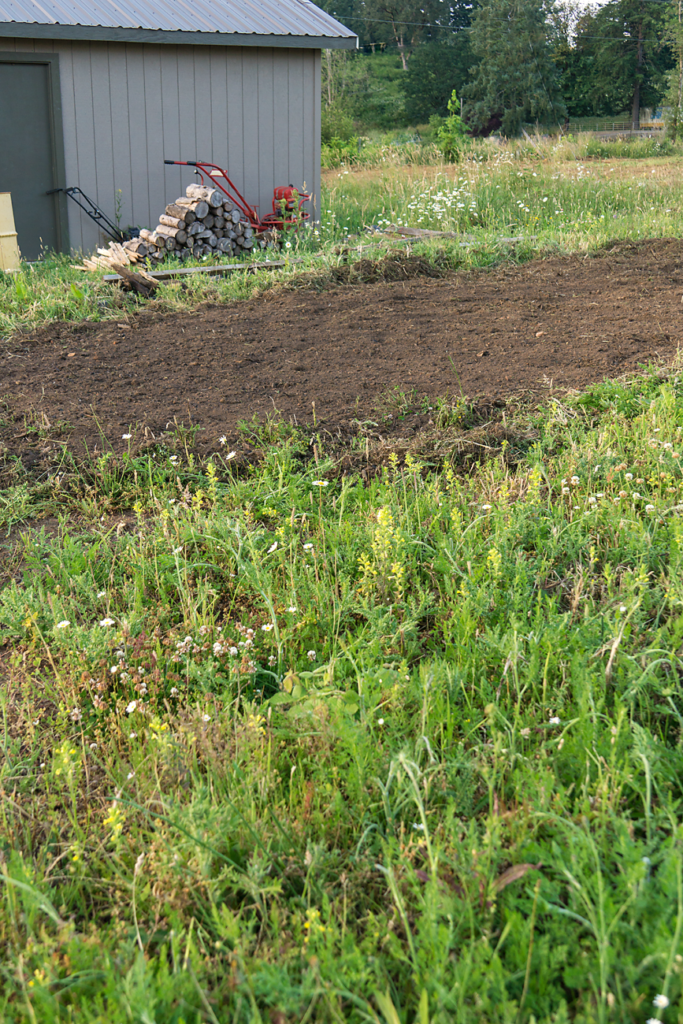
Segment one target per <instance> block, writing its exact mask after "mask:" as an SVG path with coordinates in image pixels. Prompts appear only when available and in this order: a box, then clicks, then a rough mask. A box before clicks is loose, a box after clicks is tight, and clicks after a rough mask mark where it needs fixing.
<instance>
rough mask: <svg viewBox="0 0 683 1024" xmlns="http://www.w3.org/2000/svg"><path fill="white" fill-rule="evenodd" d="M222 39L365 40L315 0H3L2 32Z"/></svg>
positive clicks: (240, 42)
mask: <svg viewBox="0 0 683 1024" xmlns="http://www.w3.org/2000/svg"><path fill="white" fill-rule="evenodd" d="M2 35H4V36H30V37H31V38H50V39H55V38H61V39H102V40H116V41H121V42H126V41H127V42H156V43H191V44H196V43H200V44H202V43H203V44H210V45H214V46H216V45H218V46H225V45H228V46H235V45H237V46H307V47H315V48H319V47H320V48H328V47H335V48H336V47H344V48H347V47H349V48H351V47H355V46H356V45H357V37H356V35H355V33H353V32H351V31H350V30H349V29H348V28H345V27H344V25H342V24H341V23H340V22H338V21H337V20H336V19H335V18H333V17H331V16H330V15H329V14H326V13H325V11H321V10H320V8H319V7H316V6H315V4H313V3H311V2H310V0H0V36H2Z"/></svg>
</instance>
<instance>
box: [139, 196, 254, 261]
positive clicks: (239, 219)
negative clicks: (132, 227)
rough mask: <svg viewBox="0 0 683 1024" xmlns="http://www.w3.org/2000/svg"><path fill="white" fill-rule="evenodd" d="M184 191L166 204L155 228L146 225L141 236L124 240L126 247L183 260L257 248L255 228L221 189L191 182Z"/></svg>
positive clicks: (156, 258) (150, 255)
mask: <svg viewBox="0 0 683 1024" xmlns="http://www.w3.org/2000/svg"><path fill="white" fill-rule="evenodd" d="M185 192H186V194H185V195H184V196H181V198H180V199H176V201H175V203H171V204H170V205H169V206H167V207H166V211H165V213H162V215H161V217H159V223H158V225H157V226H156V228H155V229H154V231H148V230H147V229H146V228H143V229H142V230H141V231H140V235H139V237H138V238H133V239H131V240H130V241H129V242H124V246H125V248H126V249H127V250H128V251H129V252H133V253H136V255H137V256H138V257H145V256H146V257H148V259H150V260H152V261H160V260H162V259H164V257H165V256H167V255H169V254H170V253H174V254H175V255H176V256H180V258H181V259H185V258H187V257H188V256H195V257H199V256H219V255H221V254H225V255H227V256H232V255H233V254H234V255H237V254H239V253H242V252H248V251H249V250H250V249H252V248H253V247H254V242H255V239H254V229H253V228H252V226H251V224H250V223H249V222H248V221H247V220H246V218H245V217H244V214H243V213H242V211H241V210H238V209H237V208H236V207H234V206H233V204H232V203H231V202H230V201H229V200H228V199H227V197H226V196H225V195H224V194H223V193H222V192H220V191H219V190H218V189H215V188H212V187H211V186H210V185H197V184H193V185H188V186H187V189H186V190H185ZM224 200H225V201H224Z"/></svg>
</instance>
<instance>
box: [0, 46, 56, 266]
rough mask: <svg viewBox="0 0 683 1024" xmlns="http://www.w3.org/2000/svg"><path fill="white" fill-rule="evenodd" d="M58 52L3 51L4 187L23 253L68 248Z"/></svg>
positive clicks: (32, 256)
mask: <svg viewBox="0 0 683 1024" xmlns="http://www.w3.org/2000/svg"><path fill="white" fill-rule="evenodd" d="M57 60H58V58H57V56H56V54H49V55H45V58H43V56H42V55H38V54H7V53H3V54H0V192H11V194H12V208H13V210H14V222H15V225H16V229H17V240H18V242H19V250H20V252H21V255H22V258H23V259H25V260H37V259H39V257H40V256H41V255H43V253H45V252H47V251H50V250H53V251H57V252H60V251H64V250H65V249H66V248H67V245H66V242H67V239H66V237H65V231H64V228H65V225H66V218H65V216H64V200H63V197H61V196H60V195H59V194H52V195H50V194H49V193H50V190H51V189H54V188H59V187H62V186H63V185H64V180H63V178H64V173H63V166H64V144H63V140H62V119H61V103H60V102H59V91H58V90H59V74H58V67H57Z"/></svg>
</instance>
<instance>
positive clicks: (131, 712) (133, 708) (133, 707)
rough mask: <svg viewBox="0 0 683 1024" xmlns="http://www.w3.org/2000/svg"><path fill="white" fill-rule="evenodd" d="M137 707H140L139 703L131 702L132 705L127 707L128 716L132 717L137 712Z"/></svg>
mask: <svg viewBox="0 0 683 1024" xmlns="http://www.w3.org/2000/svg"><path fill="white" fill-rule="evenodd" d="M137 706H138V702H137V701H136V700H132V701H131V702H130V704H128V706H127V707H126V714H127V715H132V714H133V712H134V711H135V709H136V708H137Z"/></svg>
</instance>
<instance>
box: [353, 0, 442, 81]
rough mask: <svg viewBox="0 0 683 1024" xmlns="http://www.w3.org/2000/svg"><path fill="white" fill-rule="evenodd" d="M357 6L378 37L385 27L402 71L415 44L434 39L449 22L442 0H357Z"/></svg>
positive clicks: (405, 68) (406, 65) (406, 66)
mask: <svg viewBox="0 0 683 1024" xmlns="http://www.w3.org/2000/svg"><path fill="white" fill-rule="evenodd" d="M361 9H362V10H363V11H364V12H365V17H366V18H367V19H368V20H369V23H370V26H371V27H372V29H373V31H374V32H375V34H376V35H377V36H378V37H380V36H381V35H382V29H384V30H385V31H387V30H388V32H389V33H390V38H391V40H392V41H393V43H394V44H395V45H396V46H397V48H398V52H399V54H400V55H401V62H402V64H403V70H404V71H407V70H408V61H409V59H410V56H411V54H412V52H413V50H414V49H415V47H416V46H418V44H419V43H421V42H425V41H429V40H434V39H436V38H437V37H438V36H439V33H440V30H441V29H442V28H444V27H447V26H448V24H449V14H450V7H449V6H448V5H447V4H444V3H443V2H442V0H361Z"/></svg>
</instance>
